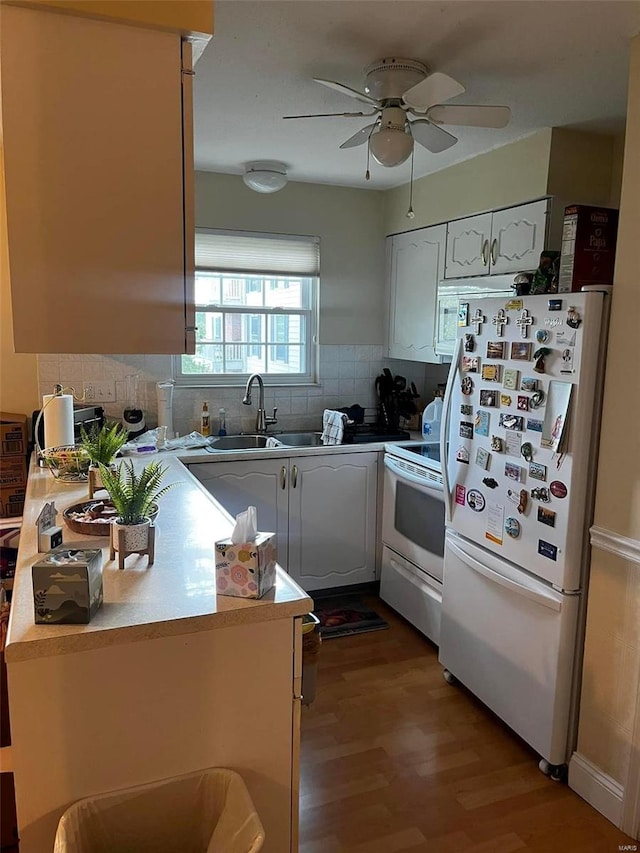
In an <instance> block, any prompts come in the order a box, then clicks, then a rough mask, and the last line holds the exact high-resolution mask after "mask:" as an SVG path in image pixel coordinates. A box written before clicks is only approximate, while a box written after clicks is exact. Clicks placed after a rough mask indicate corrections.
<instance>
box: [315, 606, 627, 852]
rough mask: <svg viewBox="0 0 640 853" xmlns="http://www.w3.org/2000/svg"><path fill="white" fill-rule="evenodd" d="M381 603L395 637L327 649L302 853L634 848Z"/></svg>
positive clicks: (345, 641)
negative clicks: (552, 775)
mask: <svg viewBox="0 0 640 853" xmlns="http://www.w3.org/2000/svg"><path fill="white" fill-rule="evenodd" d="M370 603H374V604H375V607H376V609H377V610H378V612H379V613H380V615H382V616H384V618H385V619H387V621H388V622H389V623H390V625H391V628H390V630H385V631H377V632H371V633H367V634H360V635H358V636H353V637H343V638H337V639H331V640H328V641H325V642H324V643H323V645H322V647H321V650H320V657H319V674H318V685H317V695H316V699H315V701H314V703H313V704H312V705H311V707H309V708H303V713H302V761H301V809H300V811H301V814H300V841H301V843H300V853H347V851H348V853H396V851H402V850H410V851H416V853H417V851H424V853H426V852H427V851H428V853H458V851H461V853H510V851H512V850H527V851H537V853H542V851H544V853H560V851H562V853H571V851H583V853H586V851H598V853H599V851H602V853H615V852H616V851H618V845H621V844H632V843H633V842H632V841H631V839H630V838H628V837H627V836H626V835H623V834H622V833H621V832H619V831H618V830H617V829H616V828H615V827H614V826H613V824H611V823H609V821H607V820H606V819H605V818H604V817H602V815H600V814H599V813H598V812H596V811H595V810H594V809H592V808H591V807H590V806H588V805H587V803H586V802H584V800H582V799H580V797H578V796H577V794H574V793H573V791H571V790H570V789H569V788H568V786H567V785H564V784H562V783H559V782H553V781H551V780H550V779H548V778H547V777H545V776H544V775H543V774H542V773H541V772H540V771H539V770H538V767H537V756H536V755H534V753H533V752H532V751H531V750H530V749H529V748H528V747H527V746H526V745H525V744H523V742H522V741H521V740H520V739H519V738H518V737H516V736H515V735H514V734H513V733H512V732H511V731H510V730H509V729H507V728H506V727H505V726H504V725H503V724H502V723H501V722H500V721H499V720H498V719H497V718H496V717H495V716H493V715H492V714H491V713H490V712H489V711H488V710H487V709H486V708H484V706H482V705H481V704H480V703H479V702H477V701H476V700H475V699H474V698H473V697H472V696H471V694H469V693H468V692H467V691H465V690H464V688H461V687H460V686H451V685H448V684H446V682H445V681H444V679H443V677H442V668H441V667H440V665H439V664H438V659H437V650H436V648H435V646H433V645H432V644H430V643H429V642H428V641H427V640H425V639H424V638H423V637H422V635H421V634H419V633H418V632H417V631H415V630H414V629H413V628H412V627H411V626H409V625H408V624H407V623H406V622H405V621H404V620H402V619H400V618H399V617H398V616H396V615H395V614H394V612H393V611H392V610H390V609H389V608H387V607H385V605H384V604H383V603H382V602H379V601H378V600H377V599H375V600H370ZM631 849H633V848H631Z"/></svg>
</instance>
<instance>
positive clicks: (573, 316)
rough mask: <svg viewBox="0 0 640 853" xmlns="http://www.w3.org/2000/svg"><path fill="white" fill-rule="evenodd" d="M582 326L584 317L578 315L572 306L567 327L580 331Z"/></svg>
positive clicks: (568, 314)
mask: <svg viewBox="0 0 640 853" xmlns="http://www.w3.org/2000/svg"><path fill="white" fill-rule="evenodd" d="M581 324H582V317H581V316H580V314H579V313H578V311H577V309H576V308H574V307H573V306H571V308H569V310H568V311H567V326H569V327H570V328H572V329H578V328H580V325H581Z"/></svg>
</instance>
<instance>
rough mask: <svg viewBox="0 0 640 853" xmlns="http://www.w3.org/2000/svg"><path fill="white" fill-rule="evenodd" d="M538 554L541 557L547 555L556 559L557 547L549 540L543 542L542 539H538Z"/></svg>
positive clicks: (551, 558)
mask: <svg viewBox="0 0 640 853" xmlns="http://www.w3.org/2000/svg"><path fill="white" fill-rule="evenodd" d="M538 554H541V555H542V556H543V557H548V558H549V559H550V560H557V559H558V548H557V546H556V545H552V544H551V542H545V541H544V539H538Z"/></svg>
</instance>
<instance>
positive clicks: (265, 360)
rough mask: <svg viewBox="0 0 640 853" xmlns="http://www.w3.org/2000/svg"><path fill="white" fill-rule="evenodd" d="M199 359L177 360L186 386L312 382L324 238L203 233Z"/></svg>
mask: <svg viewBox="0 0 640 853" xmlns="http://www.w3.org/2000/svg"><path fill="white" fill-rule="evenodd" d="M195 244H196V276H195V294H196V326H197V331H196V352H195V355H182V356H176V358H175V360H174V361H175V374H176V380H177V381H178V382H179V383H181V384H192V385H202V384H203V381H204V383H205V384H207V385H215V384H225V383H228V382H229V379H230V378H233V379H234V380H238V381H239V382H242V381H243V380H244V379H246V378H247V377H248V376H249V375H250V374H251V373H260V374H262V375H263V376H265V377H269V376H271V377H274V376H277V378H278V384H287V383H292V382H296V383H299V382H312V381H313V380H314V375H313V367H314V364H315V360H316V359H315V355H316V352H315V351H316V347H317V343H316V342H317V328H316V326H317V297H318V293H317V291H318V272H319V240H318V238H317V237H289V236H284V235H269V234H247V233H243V232H236V231H211V230H208V229H197V230H196V240H195Z"/></svg>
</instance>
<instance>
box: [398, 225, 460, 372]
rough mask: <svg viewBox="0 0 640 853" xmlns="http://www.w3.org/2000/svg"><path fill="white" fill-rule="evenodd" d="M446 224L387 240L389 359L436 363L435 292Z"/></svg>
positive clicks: (441, 264) (441, 267)
mask: <svg viewBox="0 0 640 853" xmlns="http://www.w3.org/2000/svg"><path fill="white" fill-rule="evenodd" d="M446 237H447V226H446V225H434V226H432V227H431V228H421V229H419V230H418V231H411V232H408V233H406V234H398V235H396V236H395V237H388V238H387V251H388V264H389V357H390V358H403V359H408V360H410V361H423V362H437V361H439V359H438V358H437V357H436V355H435V351H434V335H435V315H436V293H437V286H438V281H440V280H441V279H442V277H443V275H444V252H445V243H446Z"/></svg>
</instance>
